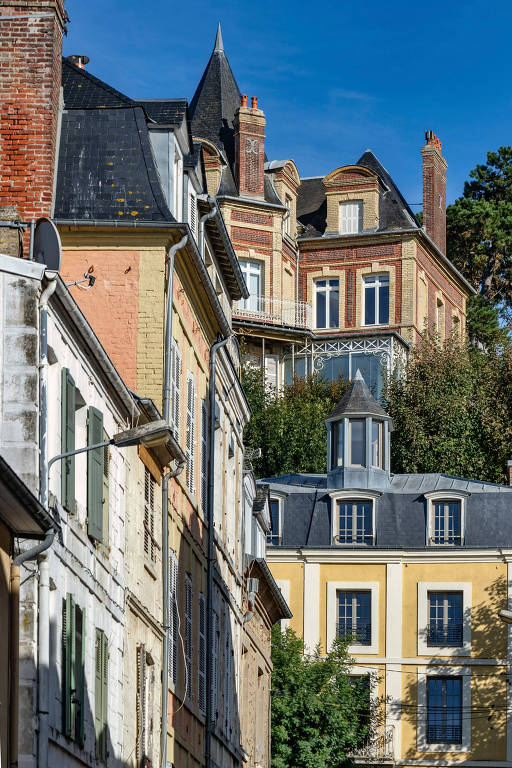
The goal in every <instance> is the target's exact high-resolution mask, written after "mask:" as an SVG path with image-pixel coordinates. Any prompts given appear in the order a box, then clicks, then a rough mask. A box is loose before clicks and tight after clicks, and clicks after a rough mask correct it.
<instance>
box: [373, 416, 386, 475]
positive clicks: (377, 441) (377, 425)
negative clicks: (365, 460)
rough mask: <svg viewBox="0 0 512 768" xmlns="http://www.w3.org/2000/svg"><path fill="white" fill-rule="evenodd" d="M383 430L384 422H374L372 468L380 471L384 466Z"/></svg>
mask: <svg viewBox="0 0 512 768" xmlns="http://www.w3.org/2000/svg"><path fill="white" fill-rule="evenodd" d="M382 430H383V424H382V422H381V421H373V420H372V445H371V452H372V467H376V468H378V469H382V464H383V447H382V446H383V443H382Z"/></svg>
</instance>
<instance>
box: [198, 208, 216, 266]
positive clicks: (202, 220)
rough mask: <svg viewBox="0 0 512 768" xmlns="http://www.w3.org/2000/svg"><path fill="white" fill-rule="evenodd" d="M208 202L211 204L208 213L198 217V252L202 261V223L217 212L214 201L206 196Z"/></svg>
mask: <svg viewBox="0 0 512 768" xmlns="http://www.w3.org/2000/svg"><path fill="white" fill-rule="evenodd" d="M208 203H209V204H210V205H211V206H213V207H212V210H211V211H209V213H205V214H204V215H203V216H201V218H200V219H199V253H200V254H201V258H202V260H203V261H204V225H205V223H206V222H207V221H208V219H213V217H214V216H216V214H217V207H216V203H215V202H214V201H212V200H211V198H208Z"/></svg>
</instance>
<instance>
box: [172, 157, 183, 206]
mask: <svg viewBox="0 0 512 768" xmlns="http://www.w3.org/2000/svg"><path fill="white" fill-rule="evenodd" d="M172 176H173V211H172V213H173V215H174V218H175V219H176V220H177V221H181V220H182V213H183V211H182V208H183V157H182V155H181V152H180V151H179V149H178V147H177V145H176V143H175V145H174V157H173V167H172Z"/></svg>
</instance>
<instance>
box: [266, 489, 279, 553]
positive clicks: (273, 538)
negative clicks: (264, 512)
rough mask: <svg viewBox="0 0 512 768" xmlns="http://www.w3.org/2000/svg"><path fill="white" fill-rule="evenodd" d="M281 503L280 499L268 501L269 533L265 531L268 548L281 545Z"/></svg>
mask: <svg viewBox="0 0 512 768" xmlns="http://www.w3.org/2000/svg"><path fill="white" fill-rule="evenodd" d="M281 503H282V499H279V498H274V499H272V498H271V499H270V531H267V544H270V546H277V545H278V544H280V543H281Z"/></svg>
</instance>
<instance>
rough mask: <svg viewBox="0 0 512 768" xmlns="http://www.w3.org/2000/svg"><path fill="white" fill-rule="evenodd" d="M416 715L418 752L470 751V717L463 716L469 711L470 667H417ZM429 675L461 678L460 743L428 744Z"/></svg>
mask: <svg viewBox="0 0 512 768" xmlns="http://www.w3.org/2000/svg"><path fill="white" fill-rule="evenodd" d="M417 673H418V716H417V723H418V726H417V749H418V752H470V751H471V718H470V717H467V716H466V717H464V712H466V713H468V712H471V667H461V666H459V667H455V666H453V665H452V666H449V667H437V666H429V667H418V669H417ZM429 677H461V678H462V702H461V707H462V743H461V744H430V743H429V742H428V741H427V679H428V678H429Z"/></svg>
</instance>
